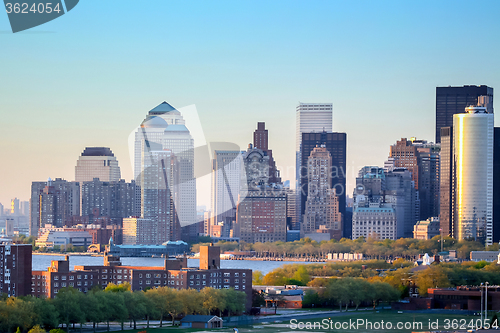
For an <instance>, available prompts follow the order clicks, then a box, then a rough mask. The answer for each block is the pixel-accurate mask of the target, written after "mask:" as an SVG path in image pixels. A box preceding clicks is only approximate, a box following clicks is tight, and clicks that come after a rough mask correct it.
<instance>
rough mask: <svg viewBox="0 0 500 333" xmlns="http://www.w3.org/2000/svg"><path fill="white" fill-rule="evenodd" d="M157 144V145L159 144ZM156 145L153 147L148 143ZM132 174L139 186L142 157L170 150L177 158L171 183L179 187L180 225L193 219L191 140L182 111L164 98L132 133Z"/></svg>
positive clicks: (177, 202)
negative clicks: (175, 179) (176, 176)
mask: <svg viewBox="0 0 500 333" xmlns="http://www.w3.org/2000/svg"><path fill="white" fill-rule="evenodd" d="M158 145H159V147H160V148H158ZM152 146H154V147H155V148H154V149H152V148H151V147H152ZM134 147H135V148H134V178H135V179H136V181H137V182H138V185H139V186H141V187H142V185H143V184H142V183H141V179H142V178H141V173H142V172H143V171H144V168H145V164H147V163H149V162H148V161H145V159H144V158H145V157H149V156H150V155H148V152H150V151H153V150H156V151H157V150H160V149H167V150H170V151H171V152H172V153H173V154H174V155H175V156H176V158H177V162H178V168H179V182H178V183H177V186H174V188H175V190H176V191H178V193H177V197H178V200H177V201H176V207H175V209H176V212H177V215H178V218H179V222H180V224H181V225H183V226H186V225H189V224H193V223H195V222H196V179H195V178H194V142H193V138H192V137H191V134H190V133H189V130H188V128H187V127H186V126H185V121H184V119H183V117H182V115H181V113H180V112H179V111H178V110H176V109H175V108H174V107H173V106H171V105H170V104H168V103H167V102H163V103H161V104H160V105H158V106H157V107H155V108H154V109H152V110H151V111H149V113H148V115H147V116H146V119H144V121H143V122H142V124H141V126H140V128H139V129H138V130H137V132H136V133H135V146H134Z"/></svg>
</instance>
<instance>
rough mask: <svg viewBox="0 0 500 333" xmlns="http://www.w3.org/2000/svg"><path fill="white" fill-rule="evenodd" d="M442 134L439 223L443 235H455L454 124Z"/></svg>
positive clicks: (445, 128) (442, 131)
mask: <svg viewBox="0 0 500 333" xmlns="http://www.w3.org/2000/svg"><path fill="white" fill-rule="evenodd" d="M440 134H441V153H440V170H439V184H440V185H439V225H440V227H441V234H442V235H443V237H446V236H452V237H454V235H455V232H456V230H455V228H454V227H455V225H454V223H453V216H454V214H453V213H454V208H453V207H454V206H453V204H454V200H453V198H454V185H453V184H454V181H453V179H454V177H453V126H450V127H442V128H441V133H440Z"/></svg>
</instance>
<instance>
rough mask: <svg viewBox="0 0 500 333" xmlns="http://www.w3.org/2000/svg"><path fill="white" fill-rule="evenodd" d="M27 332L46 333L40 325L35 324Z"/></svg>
mask: <svg viewBox="0 0 500 333" xmlns="http://www.w3.org/2000/svg"><path fill="white" fill-rule="evenodd" d="M28 333H47V332H45V330H44V329H43V328H41V327H40V325H36V326H35V327H33V328H32V329H30V330H29V331H28Z"/></svg>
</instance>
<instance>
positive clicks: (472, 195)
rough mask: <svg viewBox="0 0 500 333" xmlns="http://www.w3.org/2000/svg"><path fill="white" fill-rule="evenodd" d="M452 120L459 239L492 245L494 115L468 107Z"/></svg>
mask: <svg viewBox="0 0 500 333" xmlns="http://www.w3.org/2000/svg"><path fill="white" fill-rule="evenodd" d="M465 110H466V112H467V113H461V114H455V115H454V116H453V161H454V163H453V172H452V174H453V176H454V184H453V185H454V205H453V206H454V207H453V208H454V216H453V222H452V223H454V225H455V228H454V229H455V230H454V232H455V235H454V236H456V238H457V239H459V240H464V239H474V240H478V241H482V242H485V243H486V244H487V245H491V244H492V242H493V143H494V140H493V132H494V130H493V127H494V123H493V114H492V113H488V112H487V108H486V107H482V106H471V107H467V108H466V109H465Z"/></svg>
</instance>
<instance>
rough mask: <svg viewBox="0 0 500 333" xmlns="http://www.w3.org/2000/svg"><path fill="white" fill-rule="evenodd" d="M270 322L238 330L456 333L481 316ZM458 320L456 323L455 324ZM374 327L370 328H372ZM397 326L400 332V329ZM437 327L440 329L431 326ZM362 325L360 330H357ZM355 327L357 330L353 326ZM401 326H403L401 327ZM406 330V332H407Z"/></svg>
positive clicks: (342, 316)
mask: <svg viewBox="0 0 500 333" xmlns="http://www.w3.org/2000/svg"><path fill="white" fill-rule="evenodd" d="M268 319H269V321H266V322H263V323H257V324H254V325H250V326H240V327H238V331H239V333H275V332H276V333H294V332H304V333H308V332H309V333H312V332H314V333H320V332H338V333H341V332H342V333H363V332H394V333H407V332H425V331H435V330H438V329H439V330H446V329H448V330H450V331H452V330H453V327H446V324H449V325H453V324H454V323H455V324H457V325H458V326H460V325H463V326H462V327H455V329H460V328H463V329H465V330H468V329H471V328H472V327H469V325H474V324H475V323H476V320H478V321H479V317H478V316H467V315H465V314H464V315H457V314H434V313H406V312H403V313H398V312H397V311H381V312H379V313H374V312H365V311H362V312H354V311H351V312H347V313H338V314H335V315H333V316H331V317H329V318H314V319H302V320H297V321H290V320H289V319H287V320H286V321H285V320H280V319H279V318H273V316H270V317H268ZM454 320H455V321H454ZM370 323H371V324H370ZM398 323H399V325H400V328H398V327H397V326H398ZM435 323H438V326H437V327H436V326H431V327H430V326H429V324H432V325H434V324H435ZM357 324H359V326H356V325H357ZM353 325H354V326H353ZM370 325H371V326H370ZM401 325H402V326H401ZM405 326H406V328H405ZM137 331H146V332H147V333H163V332H164V333H173V332H198V333H208V332H221V333H229V332H234V331H233V328H232V327H230V328H222V329H214V330H207V329H185V328H180V327H166V328H165V327H164V328H161V329H160V328H154V329H142V330H136V331H130V330H129V331H125V332H129V333H135V332H137Z"/></svg>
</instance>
